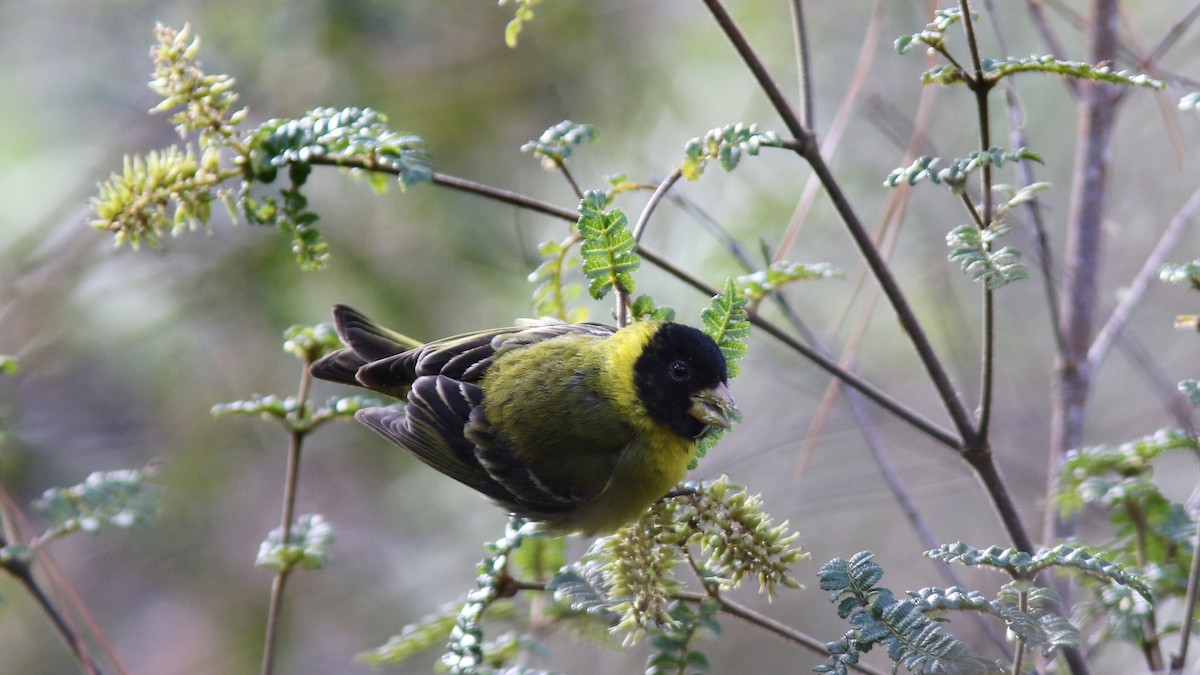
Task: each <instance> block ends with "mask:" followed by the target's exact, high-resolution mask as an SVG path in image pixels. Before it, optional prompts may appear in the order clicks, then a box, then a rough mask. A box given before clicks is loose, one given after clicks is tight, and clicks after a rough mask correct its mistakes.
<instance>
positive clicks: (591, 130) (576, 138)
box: [521, 120, 600, 169]
mask: <svg viewBox="0 0 1200 675" xmlns="http://www.w3.org/2000/svg"><path fill="white" fill-rule="evenodd" d="M599 137H600V131H599V130H598V129H596V127H594V126H592V125H590V124H578V123H576V122H572V121H571V120H563V121H562V122H559V123H558V124H555V125H554V126H552V127H550V128H549V129H546V130H545V131H543V132H542V135H541V136H539V137H538V139H537V140H536V141H529V142H528V143H526V144H525V145H522V146H521V152H529V153H533V155H534V156H536V157H538V158H539V159H541V160H542V163H543V165H544V166H545V167H546V168H548V169H553V168H555V167H557V166H559V165H560V164H562V163H563V162H565V161H567V160H568V159H570V157H571V152H572V147H573V146H576V145H581V144H583V143H584V142H585V141H586V142H588V143H594V142H595V141H596V139H597V138H599Z"/></svg>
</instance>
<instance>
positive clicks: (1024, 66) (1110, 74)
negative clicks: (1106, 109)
mask: <svg viewBox="0 0 1200 675" xmlns="http://www.w3.org/2000/svg"><path fill="white" fill-rule="evenodd" d="M982 64H983V71H984V76H985V77H987V78H989V79H991V80H993V81H994V80H998V79H1000V78H1002V77H1006V76H1008V75H1013V74H1016V73H1029V72H1039V73H1051V74H1054V75H1063V76H1066V77H1074V78H1077V79H1081V80H1094V81H1098V82H1111V83H1113V84H1126V85H1133V86H1138V87H1149V88H1150V89H1157V90H1161V89H1165V88H1166V87H1167V85H1166V83H1164V82H1162V81H1161V80H1156V79H1154V78H1152V77H1150V76H1149V75H1146V74H1145V73H1137V72H1133V71H1129V70H1117V71H1114V70H1113V69H1112V67H1110V66H1108V65H1098V66H1097V65H1093V64H1090V63H1084V62H1082V61H1064V60H1061V59H1057V58H1055V57H1054V56H1051V55H1049V54H1045V55H1037V54H1034V55H1032V56H1026V57H1023V58H1017V57H1008V58H1005V59H983V60H982Z"/></svg>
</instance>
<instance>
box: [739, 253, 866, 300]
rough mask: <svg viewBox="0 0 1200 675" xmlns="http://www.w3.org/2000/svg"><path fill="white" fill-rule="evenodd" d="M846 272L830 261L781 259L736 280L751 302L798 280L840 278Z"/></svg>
mask: <svg viewBox="0 0 1200 675" xmlns="http://www.w3.org/2000/svg"><path fill="white" fill-rule="evenodd" d="M844 276H845V272H843V271H842V270H840V269H838V268H837V267H834V266H833V265H831V264H829V263H797V262H788V261H786V260H780V261H779V262H774V263H771V264H770V265H769V266H767V268H766V269H764V270H758V271H757V272H752V273H750V274H744V275H742V276H740V277H738V278H737V279H735V280H734V284H735V285H736V286H737V288H738V290H740V291H741V292H742V294H743V295H745V296H746V297H747V298H748V299H749V300H750V302H760V301H762V299H763V298H765V297H767V296H768V295H770V294H772V293H775V292H777V291H779V290H780V289H781V288H783V287H784V286H787V285H788V284H792V283H795V282H797V281H814V280H817V279H840V278H842V277H844Z"/></svg>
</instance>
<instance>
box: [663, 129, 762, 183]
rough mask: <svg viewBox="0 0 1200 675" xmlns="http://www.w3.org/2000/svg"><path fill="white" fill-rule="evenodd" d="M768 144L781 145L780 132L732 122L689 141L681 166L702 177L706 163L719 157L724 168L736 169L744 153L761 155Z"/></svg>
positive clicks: (687, 174) (688, 176) (686, 175)
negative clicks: (760, 152) (759, 152)
mask: <svg viewBox="0 0 1200 675" xmlns="http://www.w3.org/2000/svg"><path fill="white" fill-rule="evenodd" d="M764 146H769V147H779V146H780V140H779V134H776V133H775V132H773V131H764V132H759V130H758V125H756V124H751V125H748V126H747V125H745V124H742V123H740V122H739V123H737V124H729V125H726V126H724V127H719V128H716V129H712V130H711V131H709V132H708V133H706V134H705V135H704V136H702V137H698V138H693V139H692V140H690V141H688V142H687V145H685V146H684V149H683V152H684V159H683V162H682V163H681V164H680V165H679V169H680V171H681V172H682V173H683V177H684V178H686V179H688V180H698V179H699V178H700V176H701V175H703V174H704V168H705V166H706V165H707V164H708V163H709V162H710V161H712V160H714V159H715V160H717V162H718V163H719V164H720V165H721V168H722V169H724V170H726V171H733V170H734V169H736V168H737V165H738V163H740V162H741V159H742V155H743V154H746V155H757V154H758V151H759V149H760V148H762V147H764Z"/></svg>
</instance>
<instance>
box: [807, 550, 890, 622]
mask: <svg viewBox="0 0 1200 675" xmlns="http://www.w3.org/2000/svg"><path fill="white" fill-rule="evenodd" d="M882 578H883V568H882V567H880V566H879V564H878V563H876V562H875V554H874V553H872V552H871V551H860V552H858V553H855V554H854V555H853V556H851V558H850V559H849V560H845V559H842V558H834V559H833V560H830V561H829V562H827V563H825V564H824V565H822V566H821V569H820V570H818V571H817V579H818V580H819V583H820V588H821V590H823V591H830V594H829V601H830V602H836V603H838V616H840V617H841V618H843V619H845V618H847V617H849V616H850V614H851V613H852V612H853V611H855V610H857V609H859V608H862V607H866V606H868V605H870V604H871V601H872V600H873V599H874V598H875V596H876V595H877V594H878V593H879V592H880V589H879V588H878V587H877V585H876V584H878V583H879V580H880V579H882Z"/></svg>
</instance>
